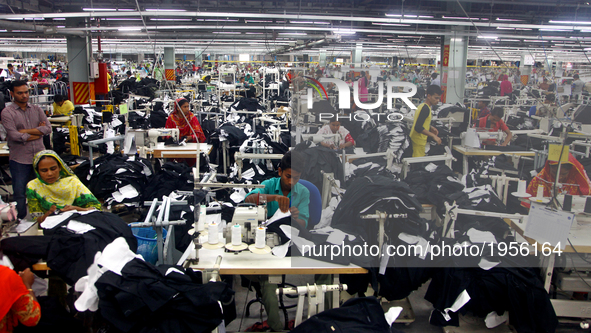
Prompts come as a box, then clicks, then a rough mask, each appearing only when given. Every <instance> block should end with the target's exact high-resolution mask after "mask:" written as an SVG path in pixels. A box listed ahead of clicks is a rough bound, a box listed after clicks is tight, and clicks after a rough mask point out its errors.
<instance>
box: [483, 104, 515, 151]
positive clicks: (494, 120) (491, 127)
mask: <svg viewBox="0 0 591 333" xmlns="http://www.w3.org/2000/svg"><path fill="white" fill-rule="evenodd" d="M504 116H505V110H503V108H502V107H499V106H497V107H496V108H494V109H492V111H491V112H490V114H489V115H488V116H486V117H483V118H480V119H478V123H477V124H476V127H477V128H479V129H481V130H488V131H489V132H497V131H503V132H504V133H505V134H506V135H507V136H506V137H505V140H503V142H502V143H501V144H500V146H506V145H508V144H509V142H511V139H512V138H513V133H511V131H510V130H509V127H507V125H506V124H505V122H504V121H503V117H504ZM483 144H488V145H492V144H496V141H495V140H485V141H484V142H483Z"/></svg>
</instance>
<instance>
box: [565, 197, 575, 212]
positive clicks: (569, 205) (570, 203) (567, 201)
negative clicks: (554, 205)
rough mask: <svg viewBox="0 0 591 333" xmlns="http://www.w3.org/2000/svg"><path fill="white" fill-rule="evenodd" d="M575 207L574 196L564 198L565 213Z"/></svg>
mask: <svg viewBox="0 0 591 333" xmlns="http://www.w3.org/2000/svg"><path fill="white" fill-rule="evenodd" d="M572 206H573V196H572V195H570V194H567V195H565V196H564V202H563V203H562V210H563V211H565V212H570V210H571V208H572Z"/></svg>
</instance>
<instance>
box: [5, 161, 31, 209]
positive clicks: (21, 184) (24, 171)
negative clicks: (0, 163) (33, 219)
mask: <svg viewBox="0 0 591 333" xmlns="http://www.w3.org/2000/svg"><path fill="white" fill-rule="evenodd" d="M9 165H10V175H11V176H12V191H13V193H14V200H15V201H16V209H17V211H18V218H19V219H24V218H25V216H27V197H26V195H25V191H26V190H27V183H28V182H29V181H30V180H32V179H33V178H34V177H33V165H32V164H21V163H18V162H15V161H10V162H9Z"/></svg>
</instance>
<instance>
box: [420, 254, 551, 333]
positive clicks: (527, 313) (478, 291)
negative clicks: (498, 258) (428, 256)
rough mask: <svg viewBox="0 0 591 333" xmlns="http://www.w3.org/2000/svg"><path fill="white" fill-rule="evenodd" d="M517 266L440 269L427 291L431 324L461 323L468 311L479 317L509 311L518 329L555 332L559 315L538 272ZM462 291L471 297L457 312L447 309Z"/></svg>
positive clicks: (513, 323)
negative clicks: (431, 308) (432, 307)
mask: <svg viewBox="0 0 591 333" xmlns="http://www.w3.org/2000/svg"><path fill="white" fill-rule="evenodd" d="M515 267H516V268H500V267H494V268H492V269H490V270H482V269H480V268H441V269H439V270H438V271H437V272H436V273H435V275H434V276H433V280H432V281H431V284H430V285H429V289H428V290H427V294H426V295H425V299H426V300H428V301H430V302H431V303H433V306H434V307H435V310H433V312H432V313H431V317H430V322H431V324H433V325H437V326H459V314H460V313H461V314H465V313H466V312H468V311H471V312H472V313H473V314H474V315H476V316H480V317H485V316H487V315H488V314H490V313H492V312H496V313H497V314H498V315H502V314H504V313H505V312H506V311H508V312H509V323H510V324H511V325H512V326H513V327H514V328H515V329H516V330H517V332H554V331H555V329H556V327H557V326H558V319H557V318H556V313H555V312H554V308H553V306H552V303H550V299H549V297H548V293H547V292H546V290H545V289H544V285H543V283H542V281H541V280H540V278H539V274H538V273H537V272H535V271H534V270H532V269H529V268H517V267H518V266H517V265H515ZM463 293H464V294H465V293H467V294H468V296H469V301H467V303H466V304H465V305H464V306H462V307H461V308H460V310H459V311H457V312H453V311H445V309H448V308H450V307H451V306H452V305H453V304H454V302H456V300H457V299H458V298H459V296H460V295H462V294H463ZM446 316H448V317H447V318H445V317H446Z"/></svg>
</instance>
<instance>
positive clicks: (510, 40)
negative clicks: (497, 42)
mask: <svg viewBox="0 0 591 333" xmlns="http://www.w3.org/2000/svg"><path fill="white" fill-rule="evenodd" d="M501 41H503V42H521V40H519V39H504V38H502V39H501Z"/></svg>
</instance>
